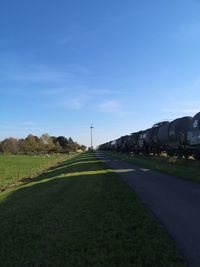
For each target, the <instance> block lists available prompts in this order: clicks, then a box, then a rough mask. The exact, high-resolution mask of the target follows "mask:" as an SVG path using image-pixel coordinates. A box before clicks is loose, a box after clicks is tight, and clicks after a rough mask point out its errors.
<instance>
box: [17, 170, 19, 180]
mask: <svg viewBox="0 0 200 267" xmlns="http://www.w3.org/2000/svg"><path fill="white" fill-rule="evenodd" d="M17 181H18V182H19V170H18V172H17Z"/></svg>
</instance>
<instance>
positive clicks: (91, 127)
mask: <svg viewBox="0 0 200 267" xmlns="http://www.w3.org/2000/svg"><path fill="white" fill-rule="evenodd" d="M93 128H94V127H93V125H92V124H91V126H90V129H91V148H93V144H92V129H93Z"/></svg>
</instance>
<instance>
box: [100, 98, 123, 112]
mask: <svg viewBox="0 0 200 267" xmlns="http://www.w3.org/2000/svg"><path fill="white" fill-rule="evenodd" d="M99 109H100V111H102V112H106V113H111V114H116V115H119V116H123V115H124V114H125V112H124V111H123V110H122V107H121V104H120V103H119V102H118V101H116V100H110V101H104V102H102V103H101V104H100V105H99Z"/></svg>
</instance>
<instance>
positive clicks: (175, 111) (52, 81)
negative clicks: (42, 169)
mask: <svg viewBox="0 0 200 267" xmlns="http://www.w3.org/2000/svg"><path fill="white" fill-rule="evenodd" d="M199 110H200V1H199V0H196V1H195V0H151V1H149V0H84V1H83V0H73V1H72V0H71V1H68V0H30V1H28V0H18V1H15V0H12V1H11V0H1V1H0V139H1V140H2V139H3V138H5V137H10V136H13V137H25V136H26V135H27V134H29V133H33V134H36V135H41V134H42V133H46V132H48V133H49V134H50V135H57V136H58V135H64V136H66V137H69V136H71V137H72V138H73V139H74V140H76V141H78V142H80V143H83V144H85V145H89V144H90V129H89V127H90V124H91V123H93V124H94V127H95V128H94V145H95V146H96V145H98V144H100V143H104V142H106V141H109V140H113V139H115V138H118V137H120V136H121V135H125V134H129V133H131V132H134V131H137V130H140V129H146V128H148V127H150V126H152V124H153V123H155V122H159V121H160V120H163V119H175V118H177V117H182V116H184V115H191V116H193V115H195V113H197V112H198V111H199Z"/></svg>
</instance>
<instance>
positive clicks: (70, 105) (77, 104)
mask: <svg viewBox="0 0 200 267" xmlns="http://www.w3.org/2000/svg"><path fill="white" fill-rule="evenodd" d="M87 101H88V97H87V96H83V95H80V96H75V97H67V98H65V99H64V100H62V101H61V102H60V107H62V108H65V109H72V110H81V109H82V108H83V107H84V106H85V105H86V104H87Z"/></svg>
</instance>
